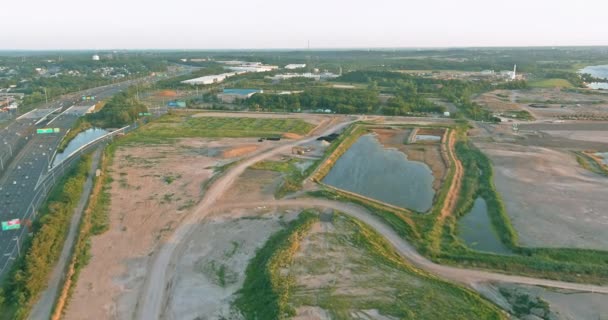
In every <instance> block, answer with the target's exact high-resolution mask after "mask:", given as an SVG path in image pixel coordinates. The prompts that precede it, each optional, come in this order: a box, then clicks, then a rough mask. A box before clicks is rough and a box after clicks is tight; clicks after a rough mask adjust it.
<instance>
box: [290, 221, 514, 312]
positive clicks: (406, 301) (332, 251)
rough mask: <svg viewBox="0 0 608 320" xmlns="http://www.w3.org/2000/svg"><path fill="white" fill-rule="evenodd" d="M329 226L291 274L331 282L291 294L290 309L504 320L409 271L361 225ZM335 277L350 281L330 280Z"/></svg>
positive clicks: (471, 297)
mask: <svg viewBox="0 0 608 320" xmlns="http://www.w3.org/2000/svg"><path fill="white" fill-rule="evenodd" d="M332 224H333V227H334V228H333V229H334V230H335V231H332V232H328V233H326V232H323V233H317V234H313V235H311V236H310V237H309V238H308V239H307V243H308V246H307V248H306V250H305V252H304V255H303V256H300V257H299V258H296V260H295V261H294V264H293V266H292V267H291V268H290V274H291V275H293V276H294V277H295V276H298V275H302V276H306V277H310V276H312V277H313V278H314V277H320V278H321V279H332V278H334V279H332V280H328V281H326V282H323V283H322V284H319V285H318V286H315V287H314V288H308V287H305V288H299V287H297V288H295V289H294V290H293V294H292V295H291V296H290V299H289V300H290V302H291V304H292V305H293V306H294V307H296V308H297V307H301V306H317V307H320V308H322V309H323V310H325V311H327V312H328V313H329V314H330V315H331V318H332V319H353V318H356V317H354V314H355V313H359V312H362V311H364V310H370V309H374V310H377V311H378V313H379V314H381V315H384V316H387V317H394V318H396V319H447V318H449V319H504V318H505V315H504V314H503V313H502V311H501V310H500V309H499V308H497V307H496V306H494V305H492V304H491V303H490V302H488V301H486V300H484V299H483V298H482V297H480V296H479V295H478V294H477V293H474V292H472V291H470V290H469V289H466V288H464V287H460V286H458V285H454V284H451V283H448V282H446V281H443V280H440V279H438V278H436V277H434V276H432V275H430V274H428V273H426V272H424V271H421V270H418V269H416V268H414V267H413V266H412V265H411V264H409V263H407V262H406V261H405V260H404V259H403V258H402V257H401V256H400V255H399V254H398V253H397V252H396V251H395V250H394V249H393V247H392V246H391V245H390V244H389V243H388V241H386V240H385V239H384V237H383V236H382V235H380V234H378V233H377V232H376V231H374V230H373V229H371V228H370V227H368V226H367V225H365V224H364V223H362V222H360V221H358V220H356V219H353V218H351V217H348V216H346V215H343V214H339V213H338V214H334V217H333V222H332ZM339 271H343V272H345V273H346V274H349V275H350V276H349V277H346V278H344V277H340V276H338V277H332V276H331V275H332V274H336V273H338V272H339ZM313 281H314V280H313ZM349 288H353V289H354V290H349Z"/></svg>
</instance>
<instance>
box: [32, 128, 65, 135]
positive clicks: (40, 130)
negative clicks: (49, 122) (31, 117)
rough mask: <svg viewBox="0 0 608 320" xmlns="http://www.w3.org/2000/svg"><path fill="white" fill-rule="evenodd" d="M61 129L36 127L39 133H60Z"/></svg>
mask: <svg viewBox="0 0 608 320" xmlns="http://www.w3.org/2000/svg"><path fill="white" fill-rule="evenodd" d="M60 131H61V129H59V128H42V129H36V133H37V134H47V133H58V132H60Z"/></svg>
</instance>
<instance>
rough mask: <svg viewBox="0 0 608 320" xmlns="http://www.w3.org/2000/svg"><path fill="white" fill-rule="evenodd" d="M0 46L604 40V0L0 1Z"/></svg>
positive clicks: (607, 17)
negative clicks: (0, 3)
mask: <svg viewBox="0 0 608 320" xmlns="http://www.w3.org/2000/svg"><path fill="white" fill-rule="evenodd" d="M2 2H3V3H2V5H1V6H0V49H108V48H112V49H119V48H188V49H209V48H303V47H306V43H307V41H308V40H310V43H311V47H312V48H337V47H362V48H368V47H453V46H557V45H608V0H500V1H498V0H485V1H484V0H415V1H411V0H401V1H399V0H370V1H362V0H350V1H343V0H340V1H337V0H306V1H289V0H266V1H260V0H217V1H208V0H163V1H160V0H100V1H91V0H80V1H77V0H3V1H2Z"/></svg>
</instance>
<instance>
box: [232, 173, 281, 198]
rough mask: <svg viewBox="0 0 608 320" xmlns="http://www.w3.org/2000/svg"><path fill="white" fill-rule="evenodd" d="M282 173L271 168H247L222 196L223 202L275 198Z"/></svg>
mask: <svg viewBox="0 0 608 320" xmlns="http://www.w3.org/2000/svg"><path fill="white" fill-rule="evenodd" d="M281 177H282V174H281V173H279V172H275V171H270V170H254V169H246V170H245V172H243V174H242V175H241V176H239V177H238V179H237V181H236V183H234V184H233V185H232V186H231V187H230V189H228V191H227V192H226V193H225V194H224V196H223V197H222V198H221V200H220V202H221V203H233V202H243V201H245V202H251V201H258V200H274V192H275V191H276V189H277V188H278V187H279V184H280V183H281V182H282V178H281Z"/></svg>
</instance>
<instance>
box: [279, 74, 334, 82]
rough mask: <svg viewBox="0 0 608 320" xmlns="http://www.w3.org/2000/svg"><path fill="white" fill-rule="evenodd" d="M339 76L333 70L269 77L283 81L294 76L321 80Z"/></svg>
mask: <svg viewBox="0 0 608 320" xmlns="http://www.w3.org/2000/svg"><path fill="white" fill-rule="evenodd" d="M337 77H339V75H337V74H335V73H331V72H324V73H310V72H308V73H284V74H277V75H274V76H272V77H268V79H271V80H277V81H281V80H287V79H292V78H307V79H314V80H317V81H320V80H326V79H334V78H337Z"/></svg>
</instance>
